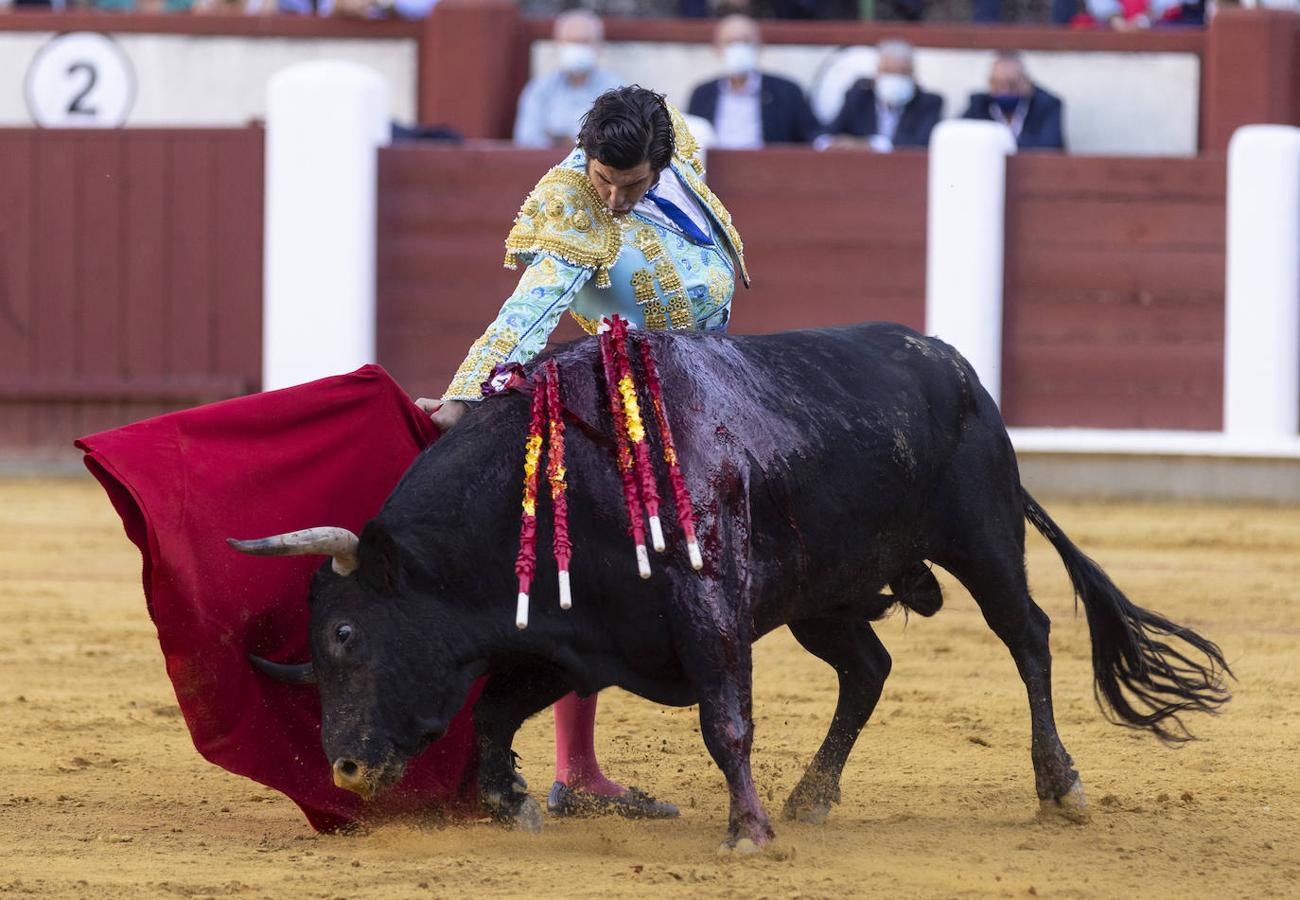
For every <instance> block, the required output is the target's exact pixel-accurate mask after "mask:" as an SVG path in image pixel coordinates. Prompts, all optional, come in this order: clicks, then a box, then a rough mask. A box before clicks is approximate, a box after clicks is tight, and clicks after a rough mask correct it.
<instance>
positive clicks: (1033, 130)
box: [962, 50, 1065, 150]
mask: <svg viewBox="0 0 1300 900" xmlns="http://www.w3.org/2000/svg"><path fill="white" fill-rule="evenodd" d="M962 118H964V119H990V120H992V121H994V122H1001V123H1002V124H1004V125H1006V126H1007V127H1008V128H1010V129H1011V133H1012V134H1013V135H1015V138H1016V146H1017V147H1019V148H1020V149H1021V150H1064V149H1065V133H1064V131H1063V127H1062V119H1063V107H1062V105H1061V101H1060V99H1059V98H1057V97H1056V96H1055V95H1053V94H1049V93H1048V92H1047V91H1045V90H1043V89H1042V88H1040V87H1039V86H1038V85H1036V84H1034V83H1033V82H1032V81H1030V80H1029V73H1028V72H1026V71H1025V61H1024V59H1023V58H1022V57H1021V55H1020V54H1019V53H1018V52H1016V51H1014V50H1003V51H1001V52H999V53H998V55H997V58H995V59H994V60H993V68H992V69H990V70H989V90H988V93H987V94H985V93H975V94H971V96H970V106H969V107H968V108H967V109H966V112H965V113H964V114H963V115H962Z"/></svg>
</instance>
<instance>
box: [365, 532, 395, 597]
mask: <svg viewBox="0 0 1300 900" xmlns="http://www.w3.org/2000/svg"><path fill="white" fill-rule="evenodd" d="M358 556H359V557H360V558H361V565H360V566H359V567H358V569H357V577H358V578H359V579H361V582H362V583H363V584H365V585H366V586H367V587H369V588H370V589H371V590H374V591H376V592H378V593H380V594H396V593H397V586H398V584H399V581H400V579H399V575H400V572H399V570H400V567H401V565H402V552H401V548H400V547H399V546H398V545H397V541H395V540H393V536H392V535H391V534H390V533H389V531H388V529H387V528H385V527H384V526H382V525H380V524H379V523H377V522H368V523H367V524H366V527H365V528H363V529H362V530H361V547H360V552H359V553H358Z"/></svg>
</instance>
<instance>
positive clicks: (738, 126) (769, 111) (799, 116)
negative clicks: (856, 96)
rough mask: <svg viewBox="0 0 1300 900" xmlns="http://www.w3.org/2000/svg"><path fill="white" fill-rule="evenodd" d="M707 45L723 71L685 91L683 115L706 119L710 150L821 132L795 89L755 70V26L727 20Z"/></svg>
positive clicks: (743, 19) (742, 19)
mask: <svg viewBox="0 0 1300 900" xmlns="http://www.w3.org/2000/svg"><path fill="white" fill-rule="evenodd" d="M713 43H714V46H715V47H716V49H717V51H718V54H719V55H720V56H721V57H722V64H723V68H724V71H725V72H726V74H725V75H723V77H722V78H718V79H715V80H713V81H706V82H704V83H703V84H701V85H698V86H696V88H695V90H694V91H692V92H691V102H690V104H689V106H688V107H687V110H686V111H687V112H688V113H690V114H691V115H693V116H699V117H700V118H702V119H707V120H708V121H709V122H711V123H712V124H713V128H714V131H715V132H716V133H717V142H716V144H715V145H714V146H717V147H726V148H732V149H740V150H745V149H752V148H757V147H762V146H763V145H764V144H806V143H808V142H809V141H811V140H812V139H813V138H815V137H816V136H817V134H818V132H819V131H820V130H821V126H820V125H819V123H818V122H817V118H816V117H815V116H814V115H813V113H812V108H811V107H809V105H808V100H807V99H806V98H805V97H804V94H803V90H802V89H801V88H800V87H799V85H797V84H795V83H794V82H793V81H790V80H789V79H788V78H781V77H779V76H776V75H770V74H768V73H766V72H760V71H759V69H758V51H759V47H760V46H761V43H762V41H761V38H760V36H759V31H758V23H757V22H755V21H754V20H753V19H751V18H749V17H748V16H739V15H735V16H727V17H726V18H724V19H722V20H721V21H720V22H719V23H718V27H717V29H716V30H715V31H714V36H713Z"/></svg>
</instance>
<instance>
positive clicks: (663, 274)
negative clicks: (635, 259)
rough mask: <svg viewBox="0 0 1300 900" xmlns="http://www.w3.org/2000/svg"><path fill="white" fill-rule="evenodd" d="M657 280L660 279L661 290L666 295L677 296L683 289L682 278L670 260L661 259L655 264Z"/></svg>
mask: <svg viewBox="0 0 1300 900" xmlns="http://www.w3.org/2000/svg"><path fill="white" fill-rule="evenodd" d="M655 278H657V279H659V290H661V291H663V292H664V294H676V293H678V292H680V291H681V289H682V278H681V276H680V275H678V274H677V267H676V266H674V265H673V264H672V262H670V261H669V260H666V259H661V260H659V262H658V263H656V264H655Z"/></svg>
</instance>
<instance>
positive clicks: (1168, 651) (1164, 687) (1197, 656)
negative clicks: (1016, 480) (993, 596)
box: [1020, 488, 1232, 741]
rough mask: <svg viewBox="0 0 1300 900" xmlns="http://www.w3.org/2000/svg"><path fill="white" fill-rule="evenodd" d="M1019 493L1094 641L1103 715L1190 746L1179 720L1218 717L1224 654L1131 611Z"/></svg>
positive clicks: (1226, 672) (1225, 694)
mask: <svg viewBox="0 0 1300 900" xmlns="http://www.w3.org/2000/svg"><path fill="white" fill-rule="evenodd" d="M1020 495H1021V498H1022V501H1023V504H1024V511H1025V517H1026V518H1027V519H1029V521H1030V522H1032V523H1033V525H1034V527H1035V528H1037V529H1038V531H1039V532H1040V533H1041V534H1042V535H1043V537H1045V538H1047V539H1048V540H1049V541H1051V542H1052V546H1053V547H1055V548H1056V552H1057V553H1059V554H1060V555H1061V561H1062V562H1063V563H1065V570H1066V571H1067V572H1068V573H1069V574H1070V583H1071V584H1072V585H1073V586H1074V595H1075V602H1076V603H1078V601H1079V600H1083V608H1084V611H1085V612H1086V613H1087V617H1088V631H1089V633H1090V634H1091V636H1092V670H1093V679H1094V685H1093V690H1094V693H1095V694H1096V696H1097V703H1098V704H1099V705H1100V706H1101V708H1102V712H1104V713H1105V714H1106V717H1107V718H1108V719H1110V720H1111V721H1112V722H1116V723H1118V724H1120V725H1126V726H1128V727H1130V728H1149V729H1150V730H1151V731H1153V732H1154V733H1155V734H1156V735H1157V736H1158V737H1160V738H1161V739H1162V740H1166V741H1185V740H1190V739H1191V738H1192V734H1191V732H1190V731H1188V730H1187V727H1186V726H1185V725H1184V724H1183V722H1182V719H1181V718H1180V715H1181V714H1182V713H1183V712H1186V711H1188V710H1199V711H1201V712H1209V713H1213V712H1216V711H1217V710H1218V708H1219V707H1220V706H1222V705H1223V704H1224V703H1226V702H1228V699H1229V697H1230V693H1229V691H1228V689H1227V687H1226V685H1225V684H1224V678H1225V676H1228V677H1231V676H1232V669H1231V668H1229V666H1228V663H1227V662H1226V661H1225V660H1224V658H1223V652H1222V651H1221V650H1220V649H1219V648H1218V646H1217V645H1216V644H1215V643H1214V642H1213V641H1209V640H1207V639H1205V638H1203V637H1201V635H1199V634H1197V633H1196V632H1195V631H1192V630H1191V629H1190V628H1184V627H1182V626H1180V625H1175V624H1174V623H1173V622H1170V621H1169V620H1168V619H1166V618H1164V617H1163V616H1159V615H1157V614H1156V613H1153V612H1150V611H1148V610H1145V609H1142V608H1141V607H1140V606H1136V605H1134V604H1133V603H1132V602H1131V601H1130V600H1129V599H1128V598H1127V597H1125V596H1124V593H1123V592H1122V591H1121V590H1120V589H1119V588H1118V587H1116V586H1115V584H1114V582H1112V581H1111V580H1110V577H1109V576H1107V575H1106V573H1105V572H1103V571H1102V570H1101V567H1100V566H1098V565H1097V564H1096V563H1095V562H1093V561H1092V560H1091V559H1089V558H1088V557H1087V556H1086V555H1084V553H1083V552H1082V551H1081V550H1079V548H1078V547H1076V546H1075V545H1074V544H1073V542H1071V541H1070V539H1069V538H1067V537H1066V536H1065V534H1064V533H1062V531H1061V529H1059V528H1057V527H1056V523H1055V522H1053V521H1052V518H1051V517H1050V516H1049V515H1048V514H1047V513H1046V512H1045V511H1044V510H1043V508H1042V507H1041V506H1039V505H1038V503H1037V502H1036V501H1035V500H1034V498H1033V497H1031V496H1029V492H1028V491H1026V490H1024V489H1023V488H1021V491H1020ZM1189 648H1190V649H1189ZM1189 654H1190V655H1189ZM1202 658H1203V661H1202Z"/></svg>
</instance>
